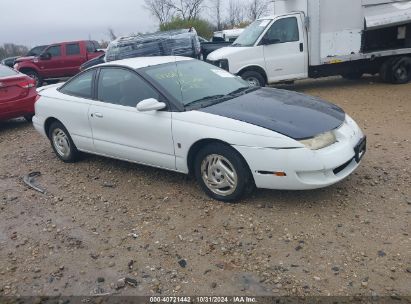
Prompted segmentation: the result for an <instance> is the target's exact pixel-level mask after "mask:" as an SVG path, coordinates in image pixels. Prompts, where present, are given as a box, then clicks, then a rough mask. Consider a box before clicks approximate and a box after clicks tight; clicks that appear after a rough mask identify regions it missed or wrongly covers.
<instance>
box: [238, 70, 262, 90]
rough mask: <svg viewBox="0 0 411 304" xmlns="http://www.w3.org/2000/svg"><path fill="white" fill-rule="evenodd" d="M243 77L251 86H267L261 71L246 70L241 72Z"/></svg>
mask: <svg viewBox="0 0 411 304" xmlns="http://www.w3.org/2000/svg"><path fill="white" fill-rule="evenodd" d="M241 78H243V79H244V80H245V81H247V82H248V83H249V84H250V86H251V87H265V86H266V81H265V78H264V76H263V75H261V73H259V72H256V71H246V72H244V73H242V74H241Z"/></svg>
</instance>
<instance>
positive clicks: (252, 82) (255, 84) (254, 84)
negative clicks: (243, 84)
mask: <svg viewBox="0 0 411 304" xmlns="http://www.w3.org/2000/svg"><path fill="white" fill-rule="evenodd" d="M247 82H248V83H249V85H250V86H251V87H259V86H260V82H259V81H258V79H257V78H254V77H249V78H247Z"/></svg>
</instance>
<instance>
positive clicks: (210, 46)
mask: <svg viewBox="0 0 411 304" xmlns="http://www.w3.org/2000/svg"><path fill="white" fill-rule="evenodd" d="M231 44H232V42H227V41H220V42H218V41H211V42H210V41H207V42H201V54H202V55H203V59H206V58H207V56H208V55H209V54H211V53H212V52H214V51H216V50H218V49H221V48H223V47H227V46H230V45H231Z"/></svg>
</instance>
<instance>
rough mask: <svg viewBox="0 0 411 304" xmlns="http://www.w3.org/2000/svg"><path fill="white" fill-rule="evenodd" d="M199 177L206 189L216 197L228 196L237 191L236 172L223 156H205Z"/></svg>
mask: <svg viewBox="0 0 411 304" xmlns="http://www.w3.org/2000/svg"><path fill="white" fill-rule="evenodd" d="M201 176H202V178H203V181H204V183H205V184H206V186H207V188H208V189H210V190H211V191H212V192H213V193H215V194H217V195H222V196H228V195H231V194H233V193H234V191H235V190H236V189H237V184H238V176H237V172H236V170H235V169H234V166H233V165H232V164H231V163H230V161H229V160H228V159H226V158H225V157H224V156H221V155H217V154H213V155H209V156H207V157H206V158H205V159H204V160H203V162H202V164H201Z"/></svg>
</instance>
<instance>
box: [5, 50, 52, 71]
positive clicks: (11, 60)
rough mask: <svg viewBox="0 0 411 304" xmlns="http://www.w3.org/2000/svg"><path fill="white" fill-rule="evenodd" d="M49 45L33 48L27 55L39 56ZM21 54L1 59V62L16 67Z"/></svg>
mask: <svg viewBox="0 0 411 304" xmlns="http://www.w3.org/2000/svg"><path fill="white" fill-rule="evenodd" d="M46 47H47V45H40V46H36V47H34V48H32V49H31V50H30V51H29V52H28V53H27V54H26V55H25V57H30V56H38V55H40V54H41V52H42V51H43V50H44V49H45V48H46ZM20 57H21V56H16V57H9V58H5V59H3V60H2V61H1V64H4V65H7V66H9V67H11V68H12V67H14V64H15V61H16V59H17V58H20Z"/></svg>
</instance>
